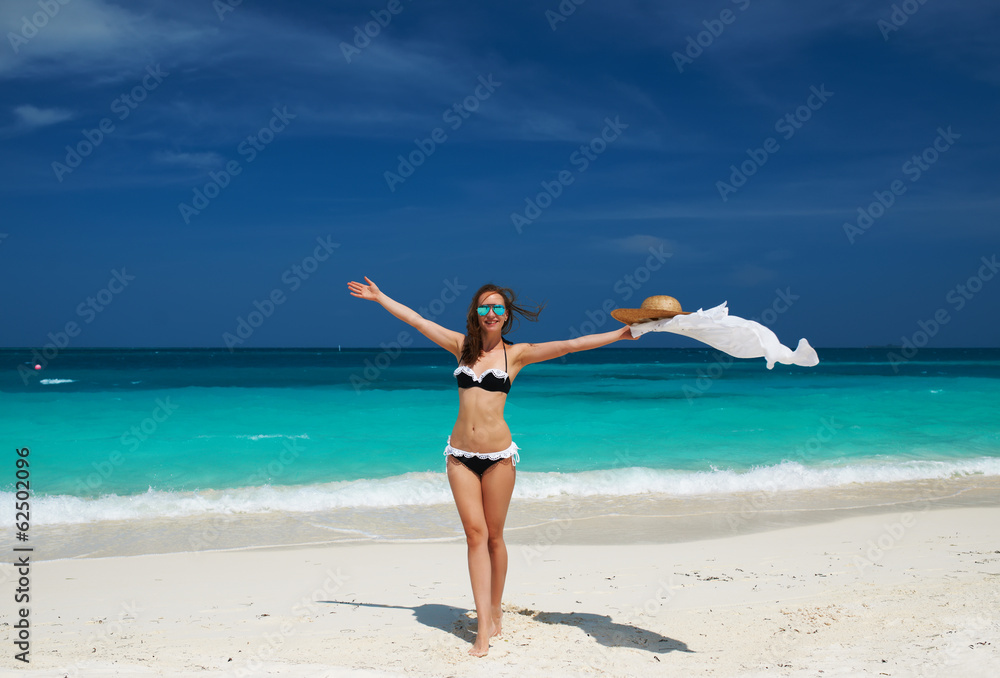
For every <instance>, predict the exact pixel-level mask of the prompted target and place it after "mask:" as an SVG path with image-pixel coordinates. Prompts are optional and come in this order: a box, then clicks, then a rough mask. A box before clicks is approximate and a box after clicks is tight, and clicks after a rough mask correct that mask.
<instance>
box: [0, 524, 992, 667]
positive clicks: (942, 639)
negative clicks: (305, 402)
mask: <svg viewBox="0 0 1000 678" xmlns="http://www.w3.org/2000/svg"><path fill="white" fill-rule="evenodd" d="M551 542H554V543H551ZM509 552H510V570H509V574H508V583H507V589H506V593H505V596H504V599H505V601H506V602H505V609H506V614H505V621H504V637H503V639H502V640H495V641H494V643H493V645H492V648H491V650H490V654H489V656H488V657H486V658H483V659H475V658H472V657H469V656H468V655H467V653H466V651H467V650H468V648H469V647H470V646H471V642H472V639H473V637H474V636H473V632H472V630H473V629H474V624H475V622H474V620H473V617H474V613H472V612H468V611H469V610H471V609H472V608H473V603H472V595H471V591H470V586H469V579H468V572H467V569H466V563H465V547H464V544H461V543H454V542H452V543H430V544H428V543H422V544H369V545H358V546H344V545H336V546H326V547H316V546H309V547H306V548H293V547H287V546H286V547H281V548H274V549H258V550H238V551H216V552H204V553H171V554H164V555H145V556H129V557H113V558H91V559H74V560H57V561H48V562H39V563H36V564H35V565H34V566H33V569H32V573H31V589H32V603H31V622H32V627H31V630H32V635H31V664H30V666H27V667H25V666H24V665H22V664H20V662H15V661H14V660H13V655H14V652H15V650H14V649H13V644H12V642H13V639H14V638H13V629H12V627H11V622H12V621H13V618H12V617H11V615H10V612H11V610H12V608H13V607H14V605H13V602H12V598H13V594H12V592H13V588H14V586H13V583H12V581H13V580H12V573H13V568H12V567H11V566H10V565H5V566H4V567H3V569H2V572H0V574H2V575H3V576H2V578H3V580H4V585H3V594H2V595H3V600H4V604H3V605H2V606H0V610H2V611H3V614H4V617H3V622H5V623H4V625H3V626H2V627H0V628H2V634H0V635H2V637H3V645H2V646H3V648H4V650H3V657H2V659H0V673H2V674H3V675H23V676H154V675H155V676H223V675H227V676H240V675H254V676H382V675H392V676H402V675H406V676H490V677H491V678H495V677H497V676H580V675H594V676H598V675H615V676H645V675H658V676H659V675H662V676H758V675H760V676H764V675H767V676H818V675H823V676H855V675H871V676H881V675H888V676H961V677H963V678H965V677H970V676H971V677H975V676H984V677H985V676H990V678H993V677H994V676H996V675H998V674H1000V508H982V507H980V508H956V509H941V510H933V511H924V512H920V513H914V514H900V513H894V514H883V515H868V516H861V517H851V518H847V519H844V520H839V521H836V522H830V523H823V524H818V525H809V526H801V527H792V528H787V529H780V530H774V531H770V532H762V533H756V534H744V535H740V536H732V537H726V538H721V539H712V540H706V541H695V542H686V543H673V544H662V545H627V546H620V545H618V546H601V545H567V544H560V543H559V534H558V530H555V531H554V532H553V533H552V534H551V538H547V539H543V540H542V541H540V542H539V543H537V544H536V545H535V546H522V545H511V546H510V547H509ZM12 668H17V669H19V670H18V671H17V672H16V674H15V673H14V672H13V671H12V670H11V669H12Z"/></svg>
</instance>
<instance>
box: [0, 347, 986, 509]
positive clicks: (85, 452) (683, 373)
mask: <svg viewBox="0 0 1000 678" xmlns="http://www.w3.org/2000/svg"><path fill="white" fill-rule="evenodd" d="M889 350H890V349H886V348H881V349H827V350H823V349H820V350H819V355H820V360H821V363H820V365H818V366H816V367H812V368H801V367H793V366H784V365H777V366H776V367H775V368H774V369H773V370H767V369H766V368H765V365H764V361H763V359H757V360H731V359H729V358H728V357H727V356H725V355H723V354H720V353H718V352H716V351H714V350H711V349H617V348H610V347H609V348H604V349H600V350H596V351H589V352H586V353H581V354H575V355H570V356H567V357H566V358H565V359H564V360H555V361H551V362H548V363H543V364H538V365H532V366H529V367H528V368H526V369H524V370H523V371H522V372H521V374H520V375H519V376H518V378H517V380H516V381H515V383H514V384H513V387H512V390H511V393H510V396H509V397H508V402H507V406H506V418H507V422H508V423H509V425H510V427H511V431H512V433H513V437H514V441H515V442H516V443H517V444H518V445H519V446H520V448H521V462H520V464H519V465H518V480H517V487H516V489H515V497H518V496H520V497H529V498H545V497H560V496H571V497H572V496H577V497H579V496H595V495H605V496H609V495H610V496H635V495H643V494H647V493H651V494H656V495H667V496H670V495H678V496H680V495H696V494H697V495H704V494H709V495H711V494H726V493H732V492H741V491H754V490H758V489H762V488H766V489H768V490H769V491H773V490H778V491H780V490H783V489H787V490H795V489H802V488H822V487H835V486H840V485H847V484H850V483H874V482H891V481H902V480H913V479H923V478H942V477H950V476H955V475H962V474H977V475H985V476H998V475H1000V423H998V422H1000V418H998V417H997V416H996V413H997V405H998V404H1000V350H998V349H938V350H932V349H923V350H921V351H920V352H919V353H918V355H916V356H914V358H913V359H912V360H910V361H907V362H905V363H902V364H892V363H891V362H890V361H889V359H888V351H889ZM33 363H34V361H33V360H32V357H31V352H30V351H26V350H9V349H8V350H0V368H2V369H0V375H2V376H0V439H2V442H3V445H4V446H5V447H6V448H7V454H5V455H4V457H5V458H7V459H8V463H7V464H4V465H3V466H4V467H6V469H7V470H6V471H2V470H0V490H2V492H0V501H2V502H4V505H9V504H8V502H12V501H13V497H11V493H12V490H13V488H14V480H15V477H14V474H15V468H14V459H15V456H14V454H13V450H14V449H15V448H21V447H28V448H29V449H30V456H29V459H30V471H31V478H30V479H31V490H32V493H33V495H34V497H33V506H32V520H33V522H34V523H35V524H60V523H80V522H89V521H95V520H104V519H125V520H129V519H140V518H163V517H171V516H190V515H198V514H200V513H205V512H224V513H249V514H253V513H268V512H297V511H322V510H327V509H340V508H350V507H380V506H387V507H388V506H399V505H422V504H423V505H432V504H447V503H450V502H451V501H452V500H451V496H450V493H449V491H448V488H447V484H446V483H445V482H443V481H442V479H443V477H444V473H443V472H444V468H445V462H444V457H443V454H442V453H443V449H444V446H445V442H446V438H447V436H448V434H449V433H450V431H451V427H452V425H453V424H454V421H455V416H456V413H457V406H458V395H457V388H456V385H455V379H454V377H452V374H451V372H452V370H453V369H454V367H455V365H454V360H453V358H452V357H451V356H450V355H449V354H447V353H446V352H444V351H442V350H440V349H426V350H407V351H404V352H403V353H402V354H400V355H395V356H394V355H389V354H385V353H380V352H379V351H378V350H360V349H351V350H343V351H338V350H336V349H333V350H328V349H322V350H320V349H314V350H305V349H296V350H255V351H239V352H236V353H229V352H227V351H220V350H171V349H161V350H120V349H114V350H112V349H94V350H67V351H63V352H61V353H60V354H59V355H57V356H56V357H54V358H53V359H52V360H51V361H50V362H49V364H48V365H47V366H46V368H45V369H43V370H40V371H36V370H33V369H30V367H31V366H32V365H33ZM19 368H29V369H25V370H19Z"/></svg>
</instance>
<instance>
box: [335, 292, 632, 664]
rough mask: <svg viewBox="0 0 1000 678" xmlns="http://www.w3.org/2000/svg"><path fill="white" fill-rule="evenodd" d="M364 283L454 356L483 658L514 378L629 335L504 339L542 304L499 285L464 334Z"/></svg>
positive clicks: (510, 447)
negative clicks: (527, 305)
mask: <svg viewBox="0 0 1000 678" xmlns="http://www.w3.org/2000/svg"><path fill="white" fill-rule="evenodd" d="M365 280H366V281H367V282H368V284H367V285H364V284H362V283H358V282H349V283H347V287H348V288H349V289H350V291H351V294H352V295H353V296H355V297H360V298H361V299H370V300H372V301H377V302H378V303H380V304H382V306H383V307H384V308H385V309H386V310H387V311H389V313H392V314H393V315H394V316H396V317H397V318H399V319H400V320H402V321H403V322H405V323H408V324H410V325H412V326H413V327H415V328H416V329H417V330H418V331H419V332H420V333H421V334H423V335H424V336H425V337H427V338H428V339H430V340H431V341H433V342H434V343H435V344H437V345H438V346H440V347H441V348H443V349H445V350H446V351H449V352H450V353H451V354H452V355H454V356H455V358H456V359H457V360H458V368H457V369H456V370H455V377H456V379H457V380H458V420H457V421H456V422H455V427H454V428H453V429H452V430H451V436H450V437H449V438H448V445H447V446H446V447H445V456H446V457H447V471H448V482H449V484H450V485H451V491H452V494H453V495H454V497H455V505H456V506H457V507H458V515H459V517H460V518H461V520H462V527H463V528H464V529H465V538H466V541H467V543H468V547H469V577H470V579H471V580H472V596H473V598H474V599H475V602H476V616H477V618H478V628H477V632H476V642H475V644H474V645H473V646H472V649H470V650H469V654H471V655H473V656H476V657H484V656H486V654H487V652H489V648H490V638H491V637H492V636H499V635H500V632H501V625H502V614H503V613H502V611H501V607H500V602H501V599H502V597H503V586H504V580H505V579H506V577H507V547H506V545H505V544H504V541H503V526H504V521H505V520H506V519H507V507H508V506H509V505H510V497H511V494H512V493H513V491H514V477H515V471H514V465H515V464H516V463H517V462H518V461H519V457H518V454H517V449H518V448H517V445H515V444H514V441H513V440H512V439H511V435H510V428H508V426H507V423H506V422H505V421H504V419H503V407H504V403H506V402H507V393H508V392H509V391H510V387H511V383H512V382H513V381H514V379H516V378H517V375H518V373H519V372H520V371H521V368H523V367H525V366H526V365H531V364H532V363H538V362H542V361H544V360H551V359H553V358H558V357H560V356H563V355H566V354H567V353H573V352H576V351H586V350H588V349H592V348H597V347H599V346H605V345H607V344H610V343H612V342H614V341H618V340H619V339H633V337H632V334H631V332H630V331H629V328H628V326H625V327H622V328H621V329H618V330H613V331H611V332H605V333H603V334H590V335H586V336H582V337H577V338H575V339H569V340H566V341H549V342H545V343H541V344H527V343H524V344H512V343H509V342H507V341H506V340H505V339H504V338H503V335H504V334H506V333H507V332H508V331H509V330H510V328H511V324H512V322H513V315H514V313H518V314H520V315H522V316H524V317H526V318H529V319H530V320H536V319H537V318H538V314H539V313H541V309H540V308H539V309H538V310H536V311H528V310H526V309H524V308H521V307H520V306H517V305H515V303H514V302H515V295H514V293H513V292H512V291H511V290H510V289H507V288H505V287H497V286H496V285H483V286H482V287H481V288H479V291H478V292H476V294H475V296H473V298H472V303H471V304H470V305H469V312H468V315H467V317H466V334H465V335H462V334H461V333H459V332H455V331H452V330H449V329H446V328H444V327H441V326H440V325H438V324H437V323H434V322H431V321H430V320H427V319H426V318H423V317H422V316H421V315H420V314H419V313H417V312H416V311H414V310H412V309H410V308H408V307H407V306H404V305H403V304H401V303H399V302H398V301H394V300H392V299H390V298H389V297H387V296H386V295H385V293H384V292H382V291H381V290H379V288H378V286H376V285H375V283H373V282H372V281H371V280H369V279H368V278H367V277H365ZM501 366H502V367H501Z"/></svg>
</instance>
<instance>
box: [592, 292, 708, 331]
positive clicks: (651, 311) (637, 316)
mask: <svg viewBox="0 0 1000 678" xmlns="http://www.w3.org/2000/svg"><path fill="white" fill-rule="evenodd" d="M689 314H690V311H682V310H681V304H680V302H679V301H677V300H676V299H674V298H673V297H668V296H667V295H665V294H659V295H657V296H655V297H646V298H645V299H643V301H642V306H640V307H639V308H619V309H615V310H614V311H611V317H613V318H614V319H615V320H619V321H621V322H623V323H625V324H626V325H635V324H636V323H643V322H646V321H647V320H661V319H663V318H673V317H674V316H675V315H689Z"/></svg>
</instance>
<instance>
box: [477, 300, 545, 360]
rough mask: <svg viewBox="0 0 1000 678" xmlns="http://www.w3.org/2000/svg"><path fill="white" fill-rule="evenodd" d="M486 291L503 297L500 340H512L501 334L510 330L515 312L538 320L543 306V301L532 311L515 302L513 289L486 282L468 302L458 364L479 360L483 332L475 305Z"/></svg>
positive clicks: (481, 350) (519, 320)
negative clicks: (504, 309) (503, 309)
mask: <svg viewBox="0 0 1000 678" xmlns="http://www.w3.org/2000/svg"><path fill="white" fill-rule="evenodd" d="M487 292H496V293H497V294H499V295H500V296H501V297H503V305H504V306H505V307H506V309H507V312H506V313H505V314H504V319H503V325H501V326H500V340H501V341H503V342H506V343H508V344H510V343H513V342H510V341H507V340H506V339H504V338H503V335H505V334H507V333H508V332H510V330H511V327H512V326H513V323H514V314H515V313H517V314H518V315H521V316H523V317H525V318H527V319H528V320H531V321H532V322H534V321H536V320H538V315H539V314H540V313H541V312H542V309H543V308H545V304H544V303H543V304H540V305H538V306H537V307H536V308H535V310H534V311H531V310H528V309H527V308H525V307H523V306H518V305H517V304H516V303H515V302H516V301H517V294H515V293H514V290H512V289H510V288H509V287H498V286H497V285H494V284H493V283H486V284H485V285H483V286H482V287H480V288H479V290H478V291H477V292H476V293H475V294H474V295H473V296H472V302H471V303H470V304H469V312H468V314H467V315H466V317H465V344H464V345H463V346H462V357H461V359H460V360H459V361H458V364H459V365H475V364H476V361H477V360H479V356H481V355H482V354H483V333H482V331H481V329H480V327H479V311H477V310H476V307H478V306H479V299H480V298H481V297H482V296H483V294H485V293H487ZM517 323H518V325H519V326H520V324H521V319H520V318H518V319H517Z"/></svg>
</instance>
